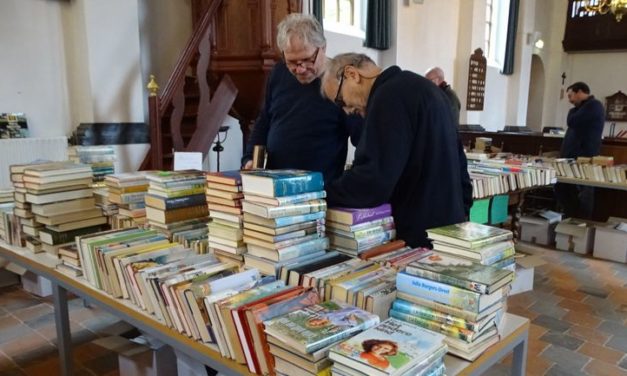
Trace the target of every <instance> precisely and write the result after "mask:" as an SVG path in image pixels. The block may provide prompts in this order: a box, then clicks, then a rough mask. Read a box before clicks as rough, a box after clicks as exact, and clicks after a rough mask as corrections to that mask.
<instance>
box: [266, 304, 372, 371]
mask: <svg viewBox="0 0 627 376" xmlns="http://www.w3.org/2000/svg"><path fill="white" fill-rule="evenodd" d="M378 323H379V317H378V316H376V315H373V314H371V313H368V312H365V311H363V310H361V309H359V308H356V307H353V306H350V305H346V304H341V303H337V302H332V301H328V302H324V303H319V304H315V305H311V306H308V307H305V308H302V309H299V310H296V311H292V312H289V313H287V314H284V315H281V316H278V317H275V318H274V319H271V320H268V321H265V322H264V325H265V332H266V334H267V341H268V342H269V343H270V352H271V353H272V354H273V355H274V362H275V368H274V370H275V373H276V374H277V375H311V376H315V375H319V374H321V373H322V372H327V373H326V374H328V371H329V368H330V367H331V362H330V360H329V359H328V353H329V350H330V348H331V347H333V346H334V345H335V344H337V343H339V342H341V341H343V340H345V339H347V338H350V337H352V336H354V335H356V334H358V333H360V332H362V331H363V330H366V329H369V328H371V327H373V326H375V325H377V324H378Z"/></svg>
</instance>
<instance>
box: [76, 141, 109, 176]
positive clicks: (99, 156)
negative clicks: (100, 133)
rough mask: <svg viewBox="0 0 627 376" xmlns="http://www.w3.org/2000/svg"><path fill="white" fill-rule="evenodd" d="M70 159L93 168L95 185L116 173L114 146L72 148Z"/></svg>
mask: <svg viewBox="0 0 627 376" xmlns="http://www.w3.org/2000/svg"><path fill="white" fill-rule="evenodd" d="M68 157H69V159H70V160H71V161H73V162H75V163H82V164H86V165H89V166H91V170H92V172H93V176H94V178H93V179H94V183H98V182H102V181H103V180H104V179H105V177H106V176H107V175H110V174H113V173H115V168H114V165H113V164H114V162H115V149H114V148H113V146H110V145H100V146H72V147H70V148H69V150H68Z"/></svg>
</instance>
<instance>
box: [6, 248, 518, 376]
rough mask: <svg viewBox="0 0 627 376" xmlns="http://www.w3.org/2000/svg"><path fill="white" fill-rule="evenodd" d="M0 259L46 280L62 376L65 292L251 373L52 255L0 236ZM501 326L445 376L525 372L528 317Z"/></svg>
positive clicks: (67, 341) (234, 371)
mask: <svg viewBox="0 0 627 376" xmlns="http://www.w3.org/2000/svg"><path fill="white" fill-rule="evenodd" d="M0 257H4V258H6V259H8V260H9V261H11V262H14V263H16V264H18V265H20V266H22V267H23V268H25V269H27V270H29V271H31V272H33V273H35V274H37V275H40V276H42V277H44V278H47V279H49V280H50V282H51V284H52V292H53V303H54V313H55V324H56V329H57V343H58V349H59V359H60V360H61V362H60V367H61V370H60V374H61V375H64V376H66V375H72V373H73V372H72V355H71V351H72V348H71V347H72V341H71V333H70V324H69V315H68V305H67V292H68V291H70V292H72V293H73V294H75V295H77V296H79V297H80V298H82V299H84V300H86V301H87V302H89V303H91V304H93V305H95V306H97V307H99V308H101V309H103V310H104V311H107V312H109V313H111V314H112V315H114V316H116V317H118V318H120V319H121V320H124V321H126V322H127V323H129V324H131V325H133V326H135V327H136V328H138V329H139V330H141V331H143V332H145V333H147V334H149V335H151V336H153V337H155V338H157V339H158V340H160V341H162V342H164V343H166V344H168V345H170V346H172V347H173V348H176V349H177V350H179V351H181V352H183V353H185V354H186V355H188V356H190V357H192V358H193V359H195V360H198V361H199V362H201V363H203V364H205V365H207V366H209V367H211V368H213V369H215V370H217V371H219V372H220V373H222V374H224V375H251V376H252V375H254V374H252V373H250V372H249V371H248V368H247V367H246V366H245V365H242V364H238V363H236V362H234V361H232V360H230V359H227V358H224V357H222V356H221V355H220V354H219V353H218V352H216V351H214V350H212V349H210V348H209V347H208V346H206V345H204V344H203V343H200V342H197V341H195V340H193V339H191V338H189V337H187V336H185V335H182V334H180V333H179V332H177V331H176V330H174V329H171V328H168V327H166V326H165V325H163V324H161V323H160V322H158V321H157V320H155V318H153V317H152V316H150V315H149V314H147V313H145V312H143V311H140V310H139V309H138V308H137V307H135V306H134V305H132V304H131V303H130V302H128V301H125V300H122V299H116V298H112V297H111V296H109V295H107V294H106V293H104V292H102V291H100V290H97V289H95V288H94V287H92V286H91V285H89V283H88V282H87V281H86V280H85V279H84V278H82V277H71V276H69V275H66V274H64V273H62V272H60V271H58V270H56V269H55V268H54V262H55V259H54V258H53V257H52V256H50V255H47V254H45V253H43V254H42V253H39V254H33V253H32V252H31V251H29V250H28V249H25V248H20V247H15V246H11V245H8V244H7V243H5V242H3V241H1V240H0ZM503 327H504V330H503V333H502V339H501V341H499V342H498V343H496V344H495V345H494V346H492V347H490V348H489V349H488V350H487V351H486V352H485V353H484V354H483V355H481V356H480V357H479V358H477V360H475V361H474V362H468V361H464V360H461V359H459V358H456V357H454V356H451V355H446V357H445V364H446V373H447V375H481V374H482V373H483V372H485V371H486V370H487V369H488V368H490V367H491V366H492V365H494V364H496V363H498V362H499V361H500V360H501V359H502V358H503V357H505V355H507V354H508V353H509V352H510V351H514V360H513V362H512V375H514V376H522V375H524V374H525V365H526V360H527V339H528V335H529V320H528V319H526V318H524V317H520V316H516V315H514V314H511V313H506V314H505V316H504V323H503Z"/></svg>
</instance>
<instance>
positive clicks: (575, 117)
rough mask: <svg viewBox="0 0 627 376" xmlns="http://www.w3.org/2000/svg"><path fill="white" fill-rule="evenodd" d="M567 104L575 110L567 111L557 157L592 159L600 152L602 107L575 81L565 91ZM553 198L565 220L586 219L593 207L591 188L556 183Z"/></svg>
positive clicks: (581, 83) (588, 91)
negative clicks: (564, 128) (565, 126)
mask: <svg viewBox="0 0 627 376" xmlns="http://www.w3.org/2000/svg"><path fill="white" fill-rule="evenodd" d="M566 93H567V95H568V101H569V102H570V103H571V104H573V105H574V106H575V107H573V108H571V109H570V111H568V117H567V118H566V125H567V126H568V128H567V129H566V135H565V136H564V141H562V149H561V151H560V157H562V158H577V157H594V156H595V155H599V153H600V152H601V139H602V136H603V126H604V125H605V109H604V108H603V104H602V103H601V102H600V101H599V100H597V99H596V98H595V97H594V95H591V94H590V87H588V85H587V84H585V83H584V82H575V83H574V84H572V85H570V86H569V87H568V89H567V90H566ZM555 196H556V198H557V200H558V202H559V203H560V205H561V206H562V208H563V209H564V214H565V215H566V216H567V217H579V218H588V217H590V215H591V214H592V210H593V208H594V188H593V187H588V186H583V185H574V184H564V183H557V184H556V185H555Z"/></svg>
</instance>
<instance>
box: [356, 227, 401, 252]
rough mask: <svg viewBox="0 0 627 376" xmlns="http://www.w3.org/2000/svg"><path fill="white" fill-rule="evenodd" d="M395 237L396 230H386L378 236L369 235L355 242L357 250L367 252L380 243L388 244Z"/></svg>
mask: <svg viewBox="0 0 627 376" xmlns="http://www.w3.org/2000/svg"><path fill="white" fill-rule="evenodd" d="M395 236H396V230H388V231H385V232H381V233H378V234H374V235H371V236H369V237H367V238H363V239H358V240H357V250H359V251H362V250H364V251H365V250H367V249H370V248H372V247H374V246H377V245H379V244H381V243H385V242H388V241H390V240H392V239H394V237H395Z"/></svg>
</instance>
